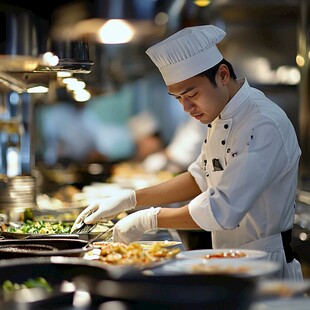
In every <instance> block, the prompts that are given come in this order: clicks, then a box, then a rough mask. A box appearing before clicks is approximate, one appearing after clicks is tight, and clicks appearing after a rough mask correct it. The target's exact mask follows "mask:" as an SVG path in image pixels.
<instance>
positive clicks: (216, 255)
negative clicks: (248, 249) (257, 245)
mask: <svg viewBox="0 0 310 310" xmlns="http://www.w3.org/2000/svg"><path fill="white" fill-rule="evenodd" d="M240 257H246V253H245V252H241V251H225V252H216V253H212V254H207V255H205V256H204V258H240Z"/></svg>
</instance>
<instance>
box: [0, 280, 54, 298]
mask: <svg viewBox="0 0 310 310" xmlns="http://www.w3.org/2000/svg"><path fill="white" fill-rule="evenodd" d="M30 288H42V289H44V290H45V291H46V292H48V293H51V292H52V291H53V288H52V286H51V285H50V284H49V283H48V282H47V281H46V279H45V278H43V277H37V278H35V279H32V278H29V279H28V280H26V281H25V282H23V283H13V282H12V281H10V280H6V281H4V282H3V283H2V296H3V299H4V300H5V301H7V300H10V299H11V298H12V296H13V294H14V292H15V291H18V290H21V289H30Z"/></svg>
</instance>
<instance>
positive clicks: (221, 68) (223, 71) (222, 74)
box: [218, 64, 229, 82]
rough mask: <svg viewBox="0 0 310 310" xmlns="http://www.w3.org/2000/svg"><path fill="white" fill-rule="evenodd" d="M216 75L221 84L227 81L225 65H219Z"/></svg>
mask: <svg viewBox="0 0 310 310" xmlns="http://www.w3.org/2000/svg"><path fill="white" fill-rule="evenodd" d="M218 74H219V77H220V79H221V81H222V82H226V81H228V79H229V69H228V67H227V66H226V65H225V64H221V65H220V66H219V69H218Z"/></svg>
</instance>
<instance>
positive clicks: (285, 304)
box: [250, 297, 310, 310]
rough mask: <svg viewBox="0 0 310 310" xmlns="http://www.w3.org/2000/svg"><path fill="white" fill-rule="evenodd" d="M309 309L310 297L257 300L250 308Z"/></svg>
mask: <svg viewBox="0 0 310 310" xmlns="http://www.w3.org/2000/svg"><path fill="white" fill-rule="evenodd" d="M292 309H293V310H309V309H310V298H306V297H303V298H302V297H299V298H292V299H289V298H280V299H273V300H266V301H259V302H255V303H253V304H252V305H251V307H250V310H292Z"/></svg>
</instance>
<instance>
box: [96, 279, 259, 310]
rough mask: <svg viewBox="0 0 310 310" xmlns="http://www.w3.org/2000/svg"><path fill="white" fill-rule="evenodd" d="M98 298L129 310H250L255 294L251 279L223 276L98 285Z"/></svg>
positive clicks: (127, 280) (116, 282) (106, 280)
mask: <svg viewBox="0 0 310 310" xmlns="http://www.w3.org/2000/svg"><path fill="white" fill-rule="evenodd" d="M96 287H97V294H98V295H101V296H104V297H105V298H111V299H114V300H118V301H121V302H123V303H125V304H126V305H127V306H128V308H129V309H182V310H185V309H186V310H187V309H190V310H191V309H195V310H196V309H238V310H246V309H249V307H250V305H251V303H252V299H253V296H254V291H255V282H254V281H253V280H250V279H245V278H238V277H233V276H226V275H212V276H210V275H157V276H156V275H155V276H148V275H145V276H137V277H136V278H135V277H130V278H123V279H118V280H110V279H105V280H103V281H101V282H99V283H98V285H97V286H96Z"/></svg>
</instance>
